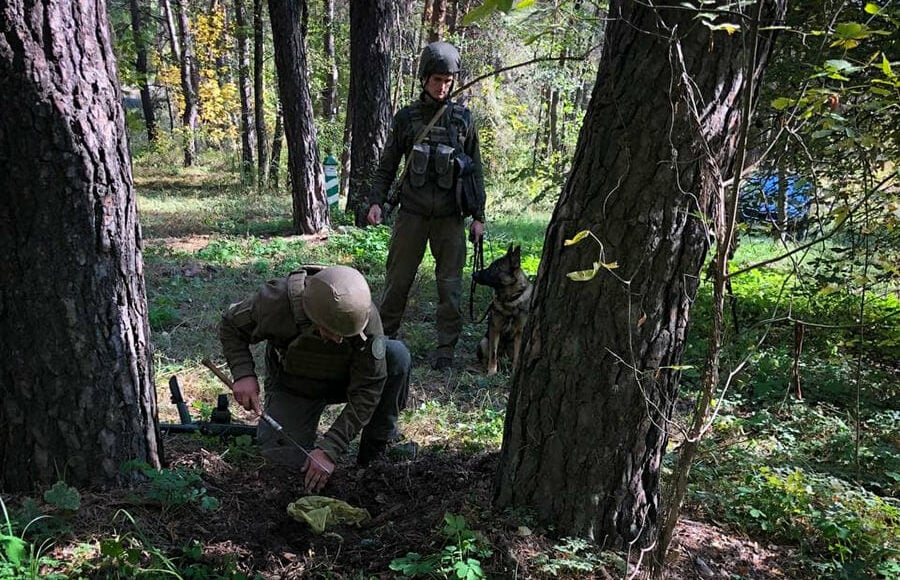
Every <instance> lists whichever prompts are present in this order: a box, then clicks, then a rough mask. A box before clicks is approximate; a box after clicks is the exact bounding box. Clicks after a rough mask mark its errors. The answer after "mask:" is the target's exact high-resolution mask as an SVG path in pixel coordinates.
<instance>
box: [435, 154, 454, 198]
mask: <svg viewBox="0 0 900 580" xmlns="http://www.w3.org/2000/svg"><path fill="white" fill-rule="evenodd" d="M454 152H455V149H453V147H450V146H448V145H444V144H442V143H439V144H438V145H437V146H436V147H435V155H434V172H435V174H436V175H437V184H438V186H439V187H441V188H442V189H450V188H452V187H453V180H454V178H455V176H454V170H453V153H454Z"/></svg>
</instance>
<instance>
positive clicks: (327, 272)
mask: <svg viewBox="0 0 900 580" xmlns="http://www.w3.org/2000/svg"><path fill="white" fill-rule="evenodd" d="M302 300H303V310H304V311H305V312H306V315H307V316H308V317H309V319H310V320H312V321H313V322H314V323H315V324H317V325H319V326H322V327H324V328H325V329H326V330H328V331H329V332H332V333H334V334H337V335H339V336H345V337H346V336H359V337H361V338H362V339H365V335H363V329H364V328H365V327H366V324H368V323H369V310H370V308H371V307H372V294H371V292H370V291H369V285H368V283H366V279H365V278H363V275H362V274H360V273H359V272H358V271H357V270H355V269H353V268H350V267H349V266H331V267H329V268H325V269H324V270H322V271H321V272H319V273H317V274H315V275H313V276H309V277H307V278H306V288H305V289H304V290H303V298H302Z"/></svg>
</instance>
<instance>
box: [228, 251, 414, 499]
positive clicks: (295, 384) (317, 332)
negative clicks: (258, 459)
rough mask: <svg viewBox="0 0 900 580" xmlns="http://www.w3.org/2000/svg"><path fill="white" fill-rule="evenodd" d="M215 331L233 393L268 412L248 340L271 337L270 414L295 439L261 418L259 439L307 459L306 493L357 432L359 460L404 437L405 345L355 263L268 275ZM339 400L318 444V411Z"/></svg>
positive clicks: (271, 449)
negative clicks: (386, 323)
mask: <svg viewBox="0 0 900 580" xmlns="http://www.w3.org/2000/svg"><path fill="white" fill-rule="evenodd" d="M219 338H220V339H221V341H222V350H223V352H224V354H225V358H226V360H227V361H228V366H229V368H230V370H231V375H232V377H234V385H233V391H234V398H235V400H236V401H237V402H238V404H240V405H241V406H242V407H244V408H245V409H247V410H248V411H256V412H257V413H261V412H262V409H261V407H260V402H259V382H258V380H257V378H256V371H255V368H254V367H255V365H254V362H253V355H252V353H251V352H250V345H251V344H255V343H258V342H261V341H263V340H265V341H267V343H266V370H267V375H268V376H267V380H266V405H265V406H266V412H267V413H269V414H271V415H273V416H274V417H275V418H276V419H277V420H278V421H279V422H281V423H282V424H283V425H284V433H286V434H287V436H288V437H289V439H288V438H287V437H283V436H282V433H279V432H276V431H275V430H274V429H272V427H271V426H269V424H268V423H266V422H264V421H260V423H259V427H258V440H259V442H260V446H261V447H262V451H263V454H264V455H266V456H267V457H269V458H270V459H272V460H273V461H275V462H278V463H287V464H297V465H303V469H304V470H305V471H306V480H305V483H306V488H307V490H308V491H318V490H319V489H321V488H322V487H323V486H324V485H325V483H326V482H327V481H328V478H329V477H330V476H331V474H332V472H333V471H334V466H335V462H336V461H337V458H338V457H339V456H340V455H341V454H342V453H344V452H345V451H347V448H348V447H349V445H350V441H352V440H353V438H354V437H355V436H356V435H357V434H358V433H360V432H362V435H361V437H360V444H359V454H358V455H357V463H359V464H360V465H367V464H368V463H369V462H371V461H372V460H373V459H375V458H376V457H378V456H379V455H381V454H383V453H384V451H385V450H386V448H387V445H388V443H389V442H390V441H392V440H394V439H396V438H397V437H399V432H398V431H397V417H398V416H399V414H400V411H401V410H402V409H403V408H405V407H406V397H407V393H408V391H409V370H410V356H409V351H408V350H407V348H406V346H405V345H404V344H403V343H402V342H400V341H397V340H387V339H386V338H385V336H384V331H383V330H382V326H381V318H380V317H379V315H378V309H377V308H376V307H375V305H374V304H373V303H372V296H371V294H370V292H369V285H368V284H367V283H366V280H365V278H363V275H362V274H360V273H359V272H358V271H356V270H354V269H353V268H349V267H347V266H332V267H327V268H323V267H320V266H306V267H304V268H303V269H301V270H300V271H298V272H294V273H292V274H290V275H289V276H288V277H286V278H281V279H277V280H271V281H269V282H268V283H267V284H265V285H263V286H262V287H261V288H259V289H258V290H257V292H256V293H255V294H254V295H253V296H251V297H249V298H247V299H245V300H243V301H241V302H238V303H236V304H232V305H231V306H230V307H229V308H228V309H227V310H226V311H225V314H224V316H223V318H222V323H221V324H220V326H219ZM333 403H347V404H346V406H345V407H344V409H343V410H342V411H341V413H340V415H339V416H338V417H337V418H336V419H335V420H334V423H333V424H332V425H331V427H330V428H329V429H328V431H327V432H326V433H325V435H324V437H323V438H322V439H321V440H319V441H318V442H317V441H316V431H317V429H318V424H319V418H320V416H321V415H322V411H323V410H324V409H325V406H326V405H328V404H333ZM291 440H293V441H294V442H297V443H299V444H300V445H301V446H302V447H303V448H304V449H306V450H308V453H303V452H301V451H300V450H299V449H297V448H296V447H294V446H293V445H292V444H291Z"/></svg>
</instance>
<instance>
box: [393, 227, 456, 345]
mask: <svg viewBox="0 0 900 580" xmlns="http://www.w3.org/2000/svg"><path fill="white" fill-rule="evenodd" d="M426 245H427V246H428V247H429V248H430V250H431V255H432V256H433V257H434V263H435V267H434V278H435V281H436V283H437V294H438V305H437V313H436V317H435V318H436V323H435V330H436V331H437V347H438V352H439V353H441V354H444V355H448V356H451V357H452V356H453V349H454V348H455V347H456V343H457V342H458V341H459V335H460V332H461V331H462V309H461V304H460V301H461V297H462V271H463V266H465V263H466V234H465V227H464V223H463V218H462V217H460V216H447V217H424V216H419V215H414V214H411V213H408V212H404V211H403V210H402V209H401V210H400V211H399V212H398V214H397V219H396V220H395V221H394V229H393V233H392V234H391V245H390V249H389V250H388V257H387V272H386V275H385V290H384V297H383V298H382V301H381V307H380V308H379V313H380V314H381V322H382V324H383V325H384V333H385V334H386V335H388V336H392V337H394V336H396V335H397V332H398V331H399V330H400V322H401V320H402V319H403V313H404V312H405V311H406V303H407V300H408V298H409V291H410V288H412V285H413V282H414V281H415V279H416V273H417V272H418V270H419V264H421V263H422V258H423V257H424V256H425V246H426Z"/></svg>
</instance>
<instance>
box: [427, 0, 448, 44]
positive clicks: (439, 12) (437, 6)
mask: <svg viewBox="0 0 900 580" xmlns="http://www.w3.org/2000/svg"><path fill="white" fill-rule="evenodd" d="M446 21H447V0H433V2H432V5H431V22H430V24H429V27H428V42H436V41H438V40H443V38H444V24H445V22H446Z"/></svg>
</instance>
